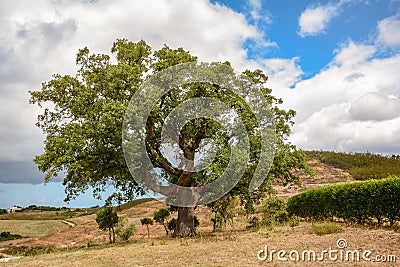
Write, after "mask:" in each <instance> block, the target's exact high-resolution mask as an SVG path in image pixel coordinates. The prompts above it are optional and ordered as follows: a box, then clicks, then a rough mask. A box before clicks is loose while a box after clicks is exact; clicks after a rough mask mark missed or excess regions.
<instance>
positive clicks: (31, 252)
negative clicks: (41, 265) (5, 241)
mask: <svg viewBox="0 0 400 267" xmlns="http://www.w3.org/2000/svg"><path fill="white" fill-rule="evenodd" d="M55 251H57V248H56V247H55V246H54V245H48V246H35V247H27V246H20V247H13V246H9V247H6V248H5V249H3V251H2V253H4V254H8V255H13V256H35V255H39V254H48V253H52V252H55Z"/></svg>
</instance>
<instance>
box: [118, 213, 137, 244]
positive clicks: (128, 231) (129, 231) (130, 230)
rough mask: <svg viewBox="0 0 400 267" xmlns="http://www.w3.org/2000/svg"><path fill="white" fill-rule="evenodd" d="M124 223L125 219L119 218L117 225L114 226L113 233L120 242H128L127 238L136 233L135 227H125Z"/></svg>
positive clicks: (132, 225) (131, 225)
mask: <svg viewBox="0 0 400 267" xmlns="http://www.w3.org/2000/svg"><path fill="white" fill-rule="evenodd" d="M126 222H127V219H126V218H119V220H118V223H117V224H116V226H115V233H116V234H117V236H118V238H120V239H121V240H122V241H128V240H129V238H130V237H131V236H132V235H134V234H135V233H136V227H135V225H134V224H130V225H128V226H126Z"/></svg>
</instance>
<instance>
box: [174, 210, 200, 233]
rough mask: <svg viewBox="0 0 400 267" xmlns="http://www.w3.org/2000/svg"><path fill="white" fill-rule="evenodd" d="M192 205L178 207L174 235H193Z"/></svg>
mask: <svg viewBox="0 0 400 267" xmlns="http://www.w3.org/2000/svg"><path fill="white" fill-rule="evenodd" d="M194 215H195V213H194V207H178V223H177V225H176V228H175V231H174V235H173V236H174V237H194V236H195V235H196V232H195V229H194Z"/></svg>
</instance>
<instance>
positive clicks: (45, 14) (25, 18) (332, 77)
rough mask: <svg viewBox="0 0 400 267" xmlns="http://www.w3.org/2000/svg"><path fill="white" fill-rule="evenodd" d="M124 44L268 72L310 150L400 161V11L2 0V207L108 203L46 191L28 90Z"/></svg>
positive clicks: (270, 0)
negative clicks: (81, 57) (85, 51)
mask: <svg viewBox="0 0 400 267" xmlns="http://www.w3.org/2000/svg"><path fill="white" fill-rule="evenodd" d="M117 38H127V39H129V40H130V41H135V42H136V41H139V40H141V39H143V40H145V41H146V42H148V43H149V44H150V45H151V46H152V48H153V49H154V50H156V49H159V48H161V47H162V46H163V45H164V44H167V45H169V46H170V47H172V48H178V47H183V48H184V49H185V50H189V51H190V52H191V53H192V54H193V55H196V56H198V58H199V60H200V61H225V60H228V61H230V62H231V63H232V66H233V67H234V68H235V69H237V70H245V69H257V68H259V69H262V70H263V71H264V72H265V73H266V74H267V75H268V76H269V80H268V84H267V86H268V87H269V88H272V90H273V91H272V93H273V95H275V96H277V97H281V98H282V99H283V101H284V104H283V105H282V108H285V109H289V108H290V109H294V110H296V111H297V116H296V118H295V126H294V127H293V134H292V135H291V137H290V141H291V142H292V143H294V144H296V145H297V146H298V147H300V148H303V149H318V150H320V149H322V150H335V151H344V152H365V151H370V152H375V153H382V154H400V99H399V98H400V75H399V73H400V72H399V70H400V1H399V0H375V1H374V0H342V1H291V0H290V1H289V0H282V1H275V0H264V1H263V0H233V1H228V0H222V1H221V0H211V1H210V0H147V1H139V0H134V1H131V0H116V1H106V0H98V1H88V0H86V1H84V0H82V1H79V0H38V1H21V0H12V1H11V0H3V1H0V122H1V124H0V207H3V208H4V207H7V206H9V205H12V204H17V205H21V206H27V205H30V204H36V205H54V206H76V207H84V206H93V205H97V204H99V205H101V204H103V201H99V200H95V199H94V198H93V197H92V196H91V194H90V192H89V193H87V194H85V195H83V196H81V197H80V198H78V199H77V200H75V201H72V202H70V203H64V202H63V199H64V197H65V194H64V189H63V186H62V185H61V183H60V181H59V179H55V180H54V181H53V182H51V183H49V184H47V185H44V184H43V176H44V175H43V174H42V173H40V172H39V171H38V170H37V167H36V166H35V165H34V163H33V161H32V159H33V158H34V157H35V155H39V154H41V153H42V152H43V141H44V138H45V136H44V135H43V133H42V132H41V130H40V129H39V128H37V127H36V126H35V123H36V118H37V115H38V114H40V110H39V108H38V107H35V106H33V105H30V104H29V93H28V91H29V90H31V91H32V90H40V88H41V83H42V82H45V81H48V80H50V79H51V75H52V74H55V73H60V74H74V73H75V71H76V66H75V56H76V53H77V51H78V49H80V48H83V47H85V46H87V47H88V48H89V49H90V50H91V52H94V53H107V54H110V49H111V46H112V43H113V42H114V41H115V40H116V39H117ZM61 178H62V177H60V179H61Z"/></svg>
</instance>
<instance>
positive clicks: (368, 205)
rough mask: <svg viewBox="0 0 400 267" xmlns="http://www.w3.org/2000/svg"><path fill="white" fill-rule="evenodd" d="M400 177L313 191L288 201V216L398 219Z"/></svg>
mask: <svg viewBox="0 0 400 267" xmlns="http://www.w3.org/2000/svg"><path fill="white" fill-rule="evenodd" d="M399 203H400V178H399V177H395V176H392V177H388V178H387V179H381V180H368V181H363V182H357V183H351V184H340V185H332V186H325V187H320V188H314V189H311V190H308V191H306V192H303V193H301V194H298V195H295V196H293V197H291V198H289V199H288V202H287V205H288V206H287V209H288V212H289V215H298V216H300V217H303V218H308V219H317V220H318V219H333V218H341V219H343V220H345V221H349V222H357V223H370V222H372V221H373V220H376V221H377V223H378V224H383V223H385V222H390V224H391V225H393V224H394V223H395V222H396V221H399V220H400V205H399Z"/></svg>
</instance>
